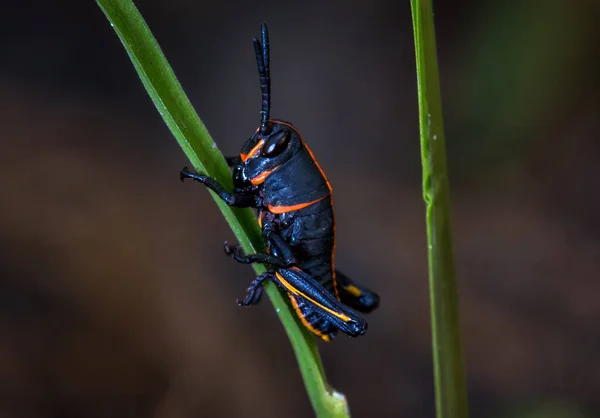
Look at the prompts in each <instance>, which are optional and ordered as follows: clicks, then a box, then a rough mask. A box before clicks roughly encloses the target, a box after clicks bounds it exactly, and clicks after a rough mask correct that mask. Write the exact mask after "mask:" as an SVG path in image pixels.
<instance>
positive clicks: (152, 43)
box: [96, 0, 349, 417]
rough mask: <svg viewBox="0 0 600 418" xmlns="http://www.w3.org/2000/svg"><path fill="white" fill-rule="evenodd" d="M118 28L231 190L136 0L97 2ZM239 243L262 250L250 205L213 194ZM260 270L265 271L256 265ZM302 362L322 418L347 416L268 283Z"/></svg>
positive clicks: (183, 130) (149, 86) (159, 95)
mask: <svg viewBox="0 0 600 418" xmlns="http://www.w3.org/2000/svg"><path fill="white" fill-rule="evenodd" d="M96 2H97V3H98V5H99V6H100V8H101V9H102V11H103V12H104V14H105V15H106V17H107V18H108V20H109V21H110V24H111V26H112V27H113V29H114V30H115V31H116V33H117V35H118V36H119V39H120V40H121V42H122V44H123V46H124V47H125V50H126V51H127V54H129V58H130V59H131V62H132V63H133V65H134V67H135V69H136V71H137V73H138V75H139V77H140V79H141V81H142V83H143V85H144V87H145V88H146V90H147V91H148V94H149V95H150V97H151V99H152V101H153V102H154V105H155V106H156V109H157V110H158V112H159V113H160V115H161V116H162V118H163V119H164V121H165V123H166V124H167V126H168V127H169V129H170V130H171V132H172V133H173V136H175V138H176V139H177V142H178V143H179V145H180V146H181V148H182V149H183V151H184V153H185V154H186V156H187V157H188V158H189V160H190V162H191V164H192V165H193V166H194V168H195V169H196V170H198V171H200V172H202V173H205V174H207V175H209V176H211V177H213V178H215V179H216V180H217V181H218V182H219V183H221V184H222V185H223V186H225V187H226V188H229V189H230V190H231V189H232V180H231V174H230V172H229V169H228V167H227V164H226V163H225V159H224V158H223V155H222V154H221V152H220V151H219V150H218V149H217V147H216V146H215V144H214V142H213V140H212V138H211V137H210V135H209V134H208V131H207V130H206V128H205V127H204V125H203V124H202V121H201V120H200V118H199V117H198V115H197V114H196V112H195V111H194V108H193V107H192V105H191V103H190V101H189V100H188V98H187V96H186V94H185V92H184V91H183V89H182V87H181V85H180V84H179V82H178V81H177V78H176V77H175V74H174V73H173V70H172V69H171V67H170V65H169V64H168V62H167V60H166V58H165V56H164V55H163V53H162V51H161V49H160V47H159V46H158V43H157V42H156V39H155V38H154V36H153V35H152V33H151V32H150V29H149V28H148V26H147V24H146V22H145V21H144V19H143V18H142V16H141V14H140V13H139V11H138V10H137V8H136V7H135V5H134V4H133V2H132V1H131V0H96ZM211 194H212V195H213V198H215V201H216V203H217V206H218V207H219V209H220V210H221V212H222V213H223V216H224V217H225V219H226V221H227V222H228V223H229V225H230V227H231V229H232V231H233V232H234V234H235V236H236V238H237V239H238V241H239V243H240V245H241V246H242V248H243V249H244V251H246V252H247V253H254V252H260V251H261V250H262V249H263V247H264V242H263V240H262V236H261V233H260V229H259V228H258V224H257V222H256V216H255V215H254V214H253V213H252V211H251V210H249V209H243V210H240V209H232V208H230V207H228V206H227V205H226V204H225V203H224V202H223V201H222V200H221V199H219V198H218V197H216V195H215V194H214V193H212V192H211ZM254 270H255V271H256V274H257V275H258V274H261V273H263V272H264V271H265V269H264V267H263V266H258V265H255V266H254ZM265 291H266V293H267V294H268V296H269V298H270V299H271V302H272V303H273V305H274V307H275V310H276V311H277V313H278V316H279V319H280V320H281V322H282V324H283V326H284V328H285V330H286V332H287V335H288V337H289V339H290V341H291V343H292V347H293V349H294V352H295V354H296V358H297V360H298V365H299V367H300V371H301V373H302V377H303V379H304V384H305V386H306V390H307V392H308V395H309V398H310V401H311V403H312V405H313V408H314V409H315V412H316V413H317V416H319V417H347V416H349V412H348V405H347V402H346V399H345V397H344V396H343V395H341V394H339V393H337V392H335V391H334V390H333V389H331V388H330V386H329V385H328V384H327V381H326V379H325V374H324V371H323V365H322V363H321V358H320V356H319V352H318V349H317V347H316V344H315V342H314V338H313V337H312V335H311V334H310V333H309V332H308V331H307V330H306V329H305V328H304V327H303V326H302V325H301V324H300V323H299V321H298V319H297V317H296V315H295V314H294V313H293V311H292V310H291V308H290V306H289V305H288V304H287V303H286V301H285V299H284V298H283V295H282V294H281V293H280V292H279V291H278V290H277V288H276V287H275V286H274V285H273V284H272V283H267V284H266V285H265Z"/></svg>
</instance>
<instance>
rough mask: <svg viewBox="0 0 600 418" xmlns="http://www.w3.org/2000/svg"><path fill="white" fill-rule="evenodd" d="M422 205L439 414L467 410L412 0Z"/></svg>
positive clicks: (430, 46) (439, 161) (419, 15)
mask: <svg viewBox="0 0 600 418" xmlns="http://www.w3.org/2000/svg"><path fill="white" fill-rule="evenodd" d="M411 9H412V16H413V29H414V37H415V55H416V63H417V83H418V96H419V120H420V123H419V125H420V132H421V161H422V165H423V198H424V200H425V205H426V224H427V244H428V259H429V288H430V304H431V325H432V340H433V344H432V345H433V364H434V375H435V376H434V380H435V397H436V411H437V417H438V418H466V417H467V416H468V403H467V387H466V381H465V372H464V364H463V357H462V352H461V340H460V321H459V312H458V292H457V286H456V278H455V274H454V261H453V257H452V232H451V228H450V188H449V184H448V174H447V170H446V145H445V138H444V125H443V119H442V104H441V96H440V81H439V72H438V64H437V53H436V42H435V30H434V24H433V9H432V5H431V0H411Z"/></svg>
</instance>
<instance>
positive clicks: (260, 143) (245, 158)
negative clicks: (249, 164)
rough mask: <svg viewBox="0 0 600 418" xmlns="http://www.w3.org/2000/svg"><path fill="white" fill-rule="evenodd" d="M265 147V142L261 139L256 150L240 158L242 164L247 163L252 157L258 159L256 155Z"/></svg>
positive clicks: (253, 149) (255, 147) (241, 155)
mask: <svg viewBox="0 0 600 418" xmlns="http://www.w3.org/2000/svg"><path fill="white" fill-rule="evenodd" d="M263 145H265V140H264V139H261V140H260V141H258V144H256V145H255V146H254V148H252V149H251V150H250V151H249V152H248V154H240V158H241V159H242V162H244V163H245V162H246V161H247V160H249V159H250V158H252V157H256V155H257V154H258V153H259V152H260V149H261V148H262V146H263Z"/></svg>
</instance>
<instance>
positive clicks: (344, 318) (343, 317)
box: [275, 268, 352, 322]
mask: <svg viewBox="0 0 600 418" xmlns="http://www.w3.org/2000/svg"><path fill="white" fill-rule="evenodd" d="M293 269H294V268H293ZM297 270H298V269H297ZM275 275H276V276H277V279H279V282H280V283H281V285H282V286H283V287H285V288H286V289H287V290H288V291H289V292H290V293H291V294H292V295H296V296H300V297H303V298H304V299H306V300H308V301H309V302H310V303H312V304H313V305H315V306H318V307H319V308H321V309H323V310H324V311H325V312H328V313H330V314H331V315H333V316H335V317H336V318H338V319H341V320H342V321H344V322H350V321H351V320H352V319H350V317H349V316H348V315H345V314H343V313H339V312H336V311H334V310H332V309H329V308H328V307H326V306H323V305H321V304H320V303H319V302H317V301H315V300H313V299H312V298H310V297H309V296H307V295H305V294H304V293H302V292H300V291H299V290H298V289H296V288H295V287H294V286H292V285H291V284H290V283H288V281H287V280H285V279H284V278H283V277H282V276H281V274H279V272H275Z"/></svg>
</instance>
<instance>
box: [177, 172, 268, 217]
mask: <svg viewBox="0 0 600 418" xmlns="http://www.w3.org/2000/svg"><path fill="white" fill-rule="evenodd" d="M179 178H180V179H181V181H183V180H185V179H186V178H190V179H192V180H195V181H197V182H199V183H202V184H204V185H205V186H206V187H208V188H209V189H211V190H212V191H213V192H215V193H216V194H217V195H218V196H219V197H220V198H221V199H222V200H223V201H224V202H225V203H227V205H229V206H234V207H236V208H258V207H261V206H262V199H261V197H260V196H257V195H253V194H236V193H230V192H228V191H227V190H225V189H224V188H223V186H221V185H220V184H219V182H217V181H216V180H215V179H213V178H212V177H208V176H206V175H204V174H200V173H192V172H191V171H189V170H188V168H187V167H183V169H182V170H181V172H180V173H179Z"/></svg>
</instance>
